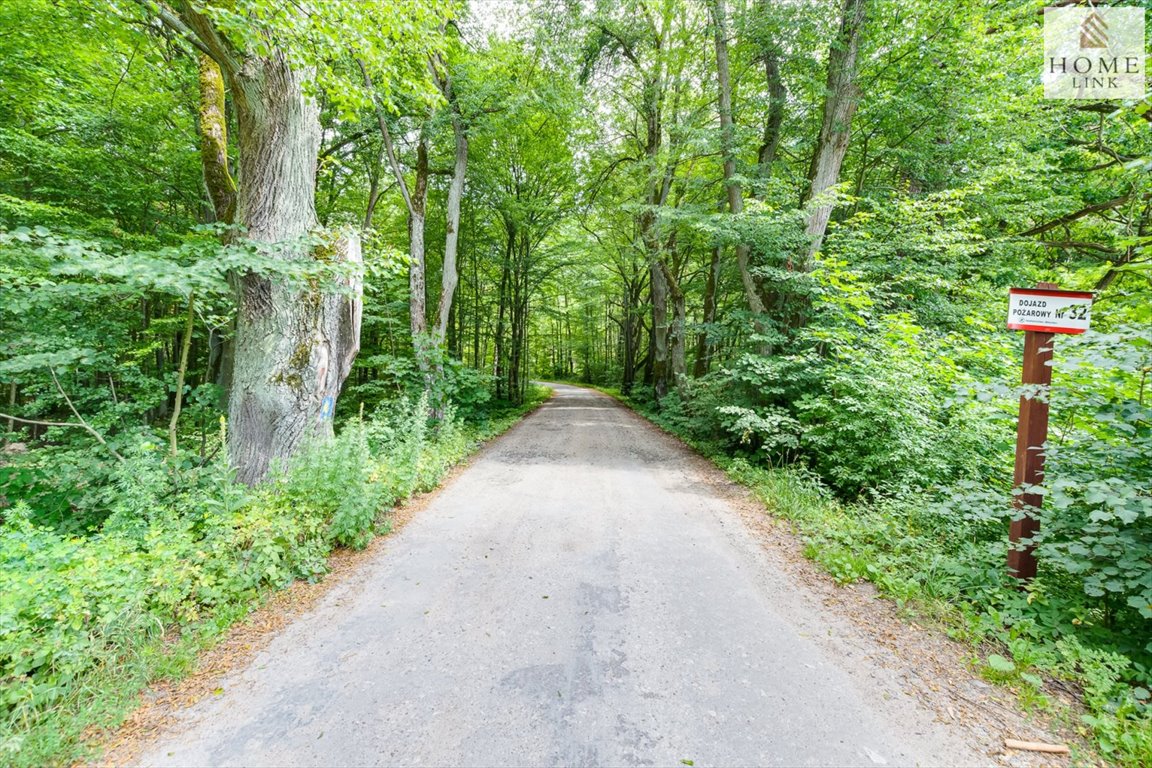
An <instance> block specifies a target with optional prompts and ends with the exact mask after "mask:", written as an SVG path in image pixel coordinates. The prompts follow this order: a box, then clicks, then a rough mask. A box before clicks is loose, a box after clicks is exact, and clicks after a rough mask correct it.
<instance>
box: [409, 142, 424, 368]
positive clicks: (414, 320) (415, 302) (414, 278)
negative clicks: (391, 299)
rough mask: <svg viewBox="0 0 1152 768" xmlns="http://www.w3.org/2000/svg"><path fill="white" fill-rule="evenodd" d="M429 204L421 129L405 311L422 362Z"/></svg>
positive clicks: (413, 198) (414, 190) (410, 223)
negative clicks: (426, 229) (425, 229)
mask: <svg viewBox="0 0 1152 768" xmlns="http://www.w3.org/2000/svg"><path fill="white" fill-rule="evenodd" d="M427 207H428V140H427V138H426V137H425V135H424V132H423V130H421V133H420V141H419V142H418V143H417V144H416V185H415V188H414V189H413V191H412V202H411V205H410V210H409V215H408V256H409V258H410V259H411V261H410V263H409V264H408V291H409V295H408V314H409V323H410V326H409V327H410V329H411V331H412V343H413V344H414V345H415V346H416V354H417V359H418V360H419V361H420V362H421V365H423V363H424V358H423V355H422V352H423V351H424V350H423V346H422V345H423V344H425V343H426V339H425V336H426V335H427V333H428V307H427V289H426V278H425V266H424V216H425V211H426V210H427Z"/></svg>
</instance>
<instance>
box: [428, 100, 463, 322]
mask: <svg viewBox="0 0 1152 768" xmlns="http://www.w3.org/2000/svg"><path fill="white" fill-rule="evenodd" d="M446 89H447V93H448V94H450V95H451V93H452V92H451V86H447V87H446ZM451 106H452V110H453V111H452V134H453V136H454V138H455V141H456V145H455V161H454V163H453V166H452V184H451V186H450V187H449V188H448V210H447V212H446V214H445V222H444V227H445V235H444V269H443V275H442V277H441V280H440V307H439V317H438V323H437V325H436V334H437V338H438V340H439V341H440V343H443V342H444V338H445V333H446V331H447V328H448V321H449V318H450V317H451V314H452V299H453V296H454V295H455V293H456V285H457V284H458V282H459V275H458V274H457V268H456V251H457V247H458V245H459V242H460V201H461V199H462V198H463V197H464V176H465V174H466V173H467V171H468V134H467V133H466V132H465V127H464V120H463V118H462V117H461V115H460V113H459V108H458V107H457V106H456V104H455V103H452V105H451Z"/></svg>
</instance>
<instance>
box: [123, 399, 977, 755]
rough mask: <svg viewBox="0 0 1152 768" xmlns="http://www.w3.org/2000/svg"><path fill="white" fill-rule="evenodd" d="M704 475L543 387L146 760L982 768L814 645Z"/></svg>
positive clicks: (626, 416) (620, 415)
mask: <svg viewBox="0 0 1152 768" xmlns="http://www.w3.org/2000/svg"><path fill="white" fill-rule="evenodd" d="M700 471H701V470H700V468H699V464H698V462H697V460H695V459H693V458H692V457H690V456H689V455H688V454H687V452H686V451H685V450H684V449H683V448H681V447H680V446H679V445H678V444H675V443H674V442H673V441H671V440H670V439H668V438H667V437H665V436H663V435H661V434H659V433H657V432H656V431H655V430H653V429H652V428H651V427H650V426H649V425H647V424H646V423H645V422H643V421H642V420H641V419H639V418H638V417H636V416H635V415H633V414H631V413H630V412H628V411H626V410H625V409H623V408H621V407H619V406H618V405H616V404H615V403H614V402H613V401H612V400H610V399H609V398H607V397H604V396H603V395H600V394H598V393H595V392H591V391H588V390H583V389H577V388H574V387H568V386H557V387H556V396H555V397H554V398H553V399H552V400H551V401H550V402H549V403H548V404H546V405H545V406H544V407H542V408H541V409H540V410H539V411H538V412H536V413H535V414H534V415H532V416H531V417H529V418H528V419H527V420H525V421H524V422H523V423H522V424H520V425H519V426H518V427H516V428H515V429H514V430H513V431H512V432H511V433H509V434H508V435H506V436H505V437H504V438H502V439H501V440H499V441H498V442H497V443H496V444H494V445H493V446H491V447H490V448H489V449H488V450H487V451H486V452H485V453H484V454H483V455H482V456H481V457H480V458H479V460H477V461H476V462H475V463H474V464H473V465H472V466H471V467H470V468H469V469H468V470H467V471H465V472H464V473H463V474H461V475H460V476H459V477H457V478H456V479H455V481H454V482H452V483H451V484H450V485H449V486H448V487H447V488H446V489H445V490H444V491H443V492H441V493H440V494H439V495H438V496H437V497H436V498H435V499H434V500H433V501H432V503H431V504H430V505H429V506H428V508H427V509H425V510H423V511H422V512H420V513H419V514H418V516H417V517H416V518H415V519H414V520H413V521H412V522H411V523H409V524H408V525H407V526H406V527H405V528H404V529H403V530H402V531H401V532H400V533H398V534H397V535H396V536H395V537H394V538H393V539H392V540H391V542H390V543H389V545H388V546H387V547H386V548H384V549H382V551H381V554H380V555H379V556H378V557H375V558H374V559H373V560H372V561H370V562H369V563H368V564H367V565H366V566H364V567H365V570H366V572H365V573H364V574H363V575H362V577H360V578H356V579H353V580H352V581H353V582H354V584H352V585H345V584H341V585H340V586H338V587H337V588H335V589H334V590H333V591H332V592H330V593H329V594H328V595H327V596H326V597H325V598H324V600H323V601H322V602H321V603H320V604H319V605H318V606H317V607H316V608H315V609H314V610H313V611H312V612H310V613H308V614H306V615H304V616H302V617H301V618H300V619H299V620H297V621H295V622H294V623H292V624H291V625H290V626H289V627H288V629H287V630H286V631H284V632H283V633H282V634H281V635H280V636H279V637H277V638H276V639H275V640H274V641H273V642H272V643H271V645H270V646H269V647H268V649H267V650H265V651H264V652H262V653H261V654H260V655H259V656H258V657H257V658H256V659H255V660H254V661H253V663H252V664H251V666H249V667H248V668H247V669H244V670H241V671H238V672H236V673H235V674H233V675H232V676H231V677H230V678H229V679H228V680H227V681H226V682H225V684H224V689H225V690H224V693H223V695H221V696H218V697H211V698H210V699H208V700H205V701H202V702H201V703H199V704H198V705H196V706H194V707H192V708H191V709H189V710H187V711H186V712H185V713H184V714H182V715H181V718H182V720H183V723H182V725H181V726H180V727H178V728H177V729H176V730H175V731H174V732H172V733H169V734H167V735H164V736H162V737H161V739H160V740H159V741H158V742H157V743H155V744H153V745H152V746H151V747H150V748H149V750H148V751H147V752H145V753H144V754H143V756H142V757H141V763H142V764H144V765H194V766H204V765H236V766H257V765H268V766H295V765H331V766H360V765H365V766H367V765H428V766H448V765H453V766H455V765H474V766H489V765H524V766H535V765H554V764H559V765H672V766H681V765H690V764H694V765H696V766H705V765H752V764H757V765H829V766H846V765H865V766H872V765H885V764H886V765H913V764H918V765H957V764H972V763H976V762H985V763H986V762H988V759H987V758H985V757H983V756H980V755H977V754H975V753H971V752H968V751H966V750H965V747H964V746H963V744H962V741H961V737H960V736H959V735H958V734H956V733H954V732H951V731H949V730H947V729H945V727H944V726H942V725H940V724H938V723H934V722H933V718H932V716H931V715H930V714H929V713H926V712H925V713H921V712H916V711H912V710H909V706H914V705H910V704H908V702H904V703H903V704H902V705H901V707H899V708H896V707H894V705H893V704H892V703H891V702H888V701H886V699H889V698H891V696H890V695H889V692H886V691H888V689H884V690H882V689H881V687H880V686H879V684H877V687H876V688H875V689H873V688H870V687H869V686H870V683H869V677H870V675H871V676H880V677H882V675H881V674H880V673H878V672H875V671H869V670H860V669H858V668H856V669H853V667H852V664H855V665H860V664H861V663H862V662H861V661H860V660H855V661H853V660H851V659H847V658H833V657H832V654H831V653H830V652H829V651H828V650H827V647H826V646H824V645H821V644H820V643H818V642H816V641H815V640H813V639H812V637H813V634H814V633H813V632H812V631H811V630H812V627H813V626H815V627H817V628H819V627H820V622H821V620H822V619H821V617H820V616H815V617H813V616H811V615H809V616H808V618H807V619H806V620H800V619H798V618H797V616H799V615H801V612H802V611H809V609H806V608H805V609H802V608H800V607H798V605H797V604H796V603H795V601H796V600H797V599H798V597H797V595H798V593H799V591H802V590H803V587H802V585H797V584H794V583H792V582H790V581H789V577H788V576H787V575H786V574H784V573H782V572H780V571H779V569H777V570H775V571H774V570H773V569H772V566H771V563H770V561H768V560H766V559H765V558H764V553H763V551H762V549H761V547H760V545H759V544H757V543H756V542H755V541H754V540H753V539H752V537H751V536H750V535H749V533H748V532H747V530H746V528H745V527H744V525H743V523H742V522H741V520H740V518H739V516H738V513H737V512H736V511H735V510H734V509H733V508H732V507H731V506H730V505H729V503H728V502H726V501H724V500H723V499H721V498H719V497H718V496H717V495H716V493H715V492H714V491H713V490H711V489H710V487H709V485H708V484H706V483H704V482H702V481H701V477H700V475H699V472H700ZM809 613H810V611H809ZM816 634H819V633H818V632H817V633H816ZM910 712H911V714H910ZM688 761H691V762H688Z"/></svg>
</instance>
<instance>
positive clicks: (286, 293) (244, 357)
mask: <svg viewBox="0 0 1152 768" xmlns="http://www.w3.org/2000/svg"><path fill="white" fill-rule="evenodd" d="M186 16H187V18H189V19H190V20H191V21H192V22H194V23H198V24H200V25H201V26H203V27H204V29H205V35H201V37H202V38H203V37H205V36H206V35H207V36H209V39H213V40H216V41H217V42H216V45H217V46H220V45H222V44H221V43H219V38H218V37H216V36H215V30H214V29H212V28H211V27H210V25H208V22H206V21H205V20H204V19H203V17H201V16H199V14H197V13H196V12H194V11H189V12H188V14H187V15H186ZM190 26H192V24H190ZM228 53H229V52H228V51H226V50H222V52H221V60H223V61H224V62H227V63H228V66H222V69H223V70H224V73H225V75H226V76H227V77H228V79H229V82H230V84H231V87H232V88H231V90H232V96H233V100H234V103H235V107H236V121H237V129H238V130H237V143H238V146H239V165H240V174H239V188H238V195H237V201H236V219H237V222H238V223H240V224H241V225H242V226H243V227H244V228H245V236H246V237H247V238H248V239H250V240H252V241H254V242H257V243H265V244H268V248H269V251H270V253H271V254H272V255H273V256H275V257H276V258H279V259H282V260H284V261H295V260H309V261H310V260H315V259H317V258H318V257H322V258H325V259H328V260H335V261H347V262H352V263H355V264H359V262H360V260H361V258H360V242H359V238H358V237H357V236H347V237H341V238H337V239H335V240H334V241H332V242H331V245H330V246H324V247H320V248H317V249H310V248H308V247H305V246H303V245H302V243H301V241H302V239H303V238H305V237H306V236H308V235H309V234H310V233H312V232H313V230H314V229H315V228H316V226H317V219H316V209H315V186H316V162H317V156H318V153H319V149H320V119H319V118H320V116H319V108H318V106H317V105H316V102H315V101H314V100H313V99H312V98H311V97H309V96H307V95H306V94H305V92H304V88H303V83H304V81H305V79H306V77H307V75H308V74H309V73H307V72H302V71H300V70H299V69H297V68H294V67H293V66H292V65H291V64H290V63H289V62H288V60H287V58H286V57H285V56H284V55H283V54H281V53H278V52H273V53H272V54H271V55H270V56H267V57H245V58H243V59H239V60H236V59H233V58H231V57H230V56H229V55H228ZM218 63H220V60H218ZM321 251H323V253H321ZM238 282H239V312H238V316H237V322H236V338H235V354H234V358H233V370H232V388H231V397H230V399H229V405H228V415H229V430H228V448H229V456H230V458H231V461H232V464H233V466H234V467H235V469H236V474H237V479H239V480H240V481H241V482H244V483H248V484H255V483H258V482H260V481H261V480H263V479H264V478H265V477H266V476H267V474H268V472H269V470H270V469H272V468H273V467H274V466H276V465H282V464H283V463H284V462H286V460H287V459H288V457H290V456H291V455H292V454H293V453H295V452H296V450H297V449H298V448H299V446H300V445H301V443H302V442H303V441H304V440H305V439H306V438H308V437H309V436H312V435H320V436H327V435H331V434H332V420H331V416H332V411H333V409H334V407H335V400H336V396H337V395H338V394H339V391H340V387H341V386H342V385H343V383H344V380H345V378H347V376H348V372H349V370H351V367H352V361H353V360H354V359H355V357H356V353H357V352H358V351H359V348H360V318H361V309H362V308H361V300H360V294H361V287H362V286H361V285H360V280H359V278H358V277H352V278H350V279H349V281H348V282H349V283H350V284H348V285H345V286H343V287H344V288H345V289H346V290H345V291H342V292H337V291H330V292H329V291H324V290H322V289H320V288H316V287H309V288H301V287H299V286H298V285H295V284H292V283H290V282H289V281H287V280H285V279H283V278H281V277H278V276H275V275H262V274H255V273H248V274H245V275H242V276H240V279H239V281H238Z"/></svg>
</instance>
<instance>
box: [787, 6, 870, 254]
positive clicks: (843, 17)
mask: <svg viewBox="0 0 1152 768" xmlns="http://www.w3.org/2000/svg"><path fill="white" fill-rule="evenodd" d="M867 6H868V0H844V7H843V10H842V12H841V14H840V29H839V31H838V32H837V34H836V39H835V41H833V43H832V46H831V50H830V51H829V52H828V82H827V86H826V88H827V90H826V91H825V95H824V118H823V121H822V122H821V124H820V135H819V137H818V138H817V140H816V150H815V152H813V153H812V164H811V166H810V167H809V170H808V181H809V186H808V194H807V195H806V196H805V199H806V200H812V199H814V198H818V197H819V196H820V195H821V194H823V193H825V192H827V191H828V190H829V189H830V188H831V187H833V186H834V185H835V184H836V183H837V182H838V181H839V180H840V166H841V165H843V163H844V156H845V154H847V152H848V139H849V136H850V132H851V128H852V117H853V115H855V114H856V107H857V105H858V104H859V100H860V94H859V89H858V88H857V87H856V54H857V50H858V49H859V45H860V32H861V30H862V29H863V27H864V17H865V13H866V11H867ZM831 215H832V206H831V205H827V204H818V205H816V206H814V207H813V208H812V209H811V210H810V211H809V212H808V221H807V225H806V228H805V231H806V232H807V234H808V238H809V247H808V252H807V254H806V255H805V257H804V261H803V262H802V263H801V264H799V265H798V266H799V268H800V270H802V271H806V270H808V269H809V268H810V267H811V265H812V259H813V257H814V256H815V255H816V252H817V251H819V250H820V247H821V246H822V245H823V243H824V233H825V232H826V231H827V229H828V219H829V217H830V216H831Z"/></svg>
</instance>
